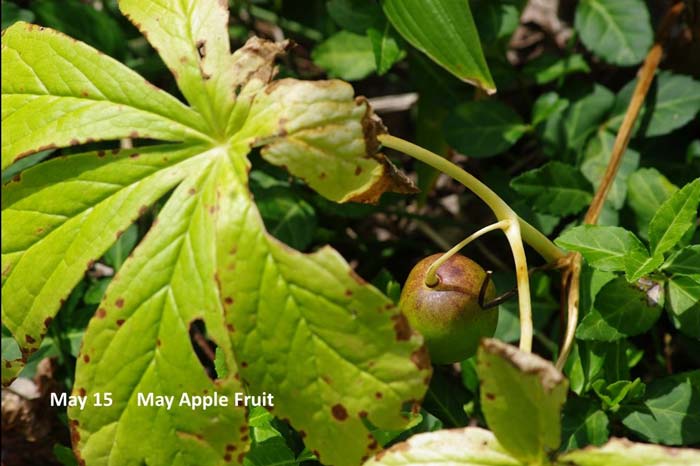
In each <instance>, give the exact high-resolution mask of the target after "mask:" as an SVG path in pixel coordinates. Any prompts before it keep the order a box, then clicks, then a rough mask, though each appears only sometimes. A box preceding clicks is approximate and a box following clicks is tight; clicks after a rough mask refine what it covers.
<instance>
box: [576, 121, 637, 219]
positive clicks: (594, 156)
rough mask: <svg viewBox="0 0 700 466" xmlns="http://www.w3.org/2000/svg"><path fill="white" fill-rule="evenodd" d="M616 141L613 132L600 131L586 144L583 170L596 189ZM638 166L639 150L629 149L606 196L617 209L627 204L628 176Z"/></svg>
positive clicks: (607, 200)
mask: <svg viewBox="0 0 700 466" xmlns="http://www.w3.org/2000/svg"><path fill="white" fill-rule="evenodd" d="M614 143H615V136H614V135H613V134H611V133H609V132H607V131H599V132H598V133H597V134H596V136H595V137H593V138H592V139H591V140H590V141H589V142H588V144H587V145H586V151H585V153H584V161H583V163H582V164H581V172H582V173H583V175H584V176H585V177H586V178H587V179H588V181H590V182H591V183H592V184H593V187H594V188H595V189H598V186H599V185H600V182H601V180H602V179H603V175H604V174H605V170H606V169H607V167H608V162H609V161H610V156H611V155H612V148H613V144H614ZM637 166H639V152H637V151H635V150H633V149H627V150H626V151H625V153H624V154H623V156H622V160H621V162H620V166H619V168H618V170H617V174H616V175H615V179H614V180H613V183H612V185H611V187H610V191H609V192H608V196H607V198H606V202H609V203H610V204H611V205H612V206H613V207H614V208H615V209H616V210H620V209H621V208H622V206H623V205H624V204H625V197H626V196H627V178H628V177H629V176H630V174H631V173H632V172H634V171H635V170H636V169H637Z"/></svg>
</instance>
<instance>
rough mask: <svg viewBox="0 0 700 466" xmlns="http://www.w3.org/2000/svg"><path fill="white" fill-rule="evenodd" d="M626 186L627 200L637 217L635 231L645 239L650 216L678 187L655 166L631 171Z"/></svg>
mask: <svg viewBox="0 0 700 466" xmlns="http://www.w3.org/2000/svg"><path fill="white" fill-rule="evenodd" d="M627 188H628V191H627V193H628V194H627V202H628V204H629V206H630V207H631V208H632V210H633V211H634V214H635V217H636V219H637V231H639V232H640V235H641V236H642V237H644V238H645V239H647V238H648V233H647V231H648V230H647V228H648V225H649V222H650V221H651V218H652V217H653V216H654V214H655V213H656V211H657V210H659V207H661V204H663V202H664V201H665V200H666V199H668V198H669V197H670V196H671V195H672V194H673V193H674V192H676V191H678V188H677V187H676V186H675V185H674V184H673V183H671V182H670V181H669V180H668V179H667V178H666V177H665V176H664V175H662V174H661V173H659V172H658V170H656V169H655V168H640V169H639V170H637V171H636V172H634V173H632V174H631V175H630V176H629V178H628V179H627Z"/></svg>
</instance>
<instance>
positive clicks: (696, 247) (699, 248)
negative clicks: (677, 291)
mask: <svg viewBox="0 0 700 466" xmlns="http://www.w3.org/2000/svg"><path fill="white" fill-rule="evenodd" d="M662 268H663V270H664V272H667V273H672V274H678V275H692V274H698V273H700V244H693V245H691V246H686V247H684V248H683V249H681V250H679V251H678V252H676V253H675V254H673V255H672V256H671V257H669V259H668V260H667V261H666V263H665V264H664V266H663V267H662Z"/></svg>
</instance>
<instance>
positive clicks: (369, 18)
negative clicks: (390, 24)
mask: <svg viewBox="0 0 700 466" xmlns="http://www.w3.org/2000/svg"><path fill="white" fill-rule="evenodd" d="M326 9H327V10H328V14H329V15H330V17H331V18H333V21H335V22H336V23H337V24H338V26H340V27H342V28H343V29H347V30H348V31H350V32H354V33H355V34H364V33H365V32H366V31H367V29H370V28H375V29H379V30H382V29H383V26H384V24H383V23H384V21H385V20H384V15H383V14H382V9H381V8H380V7H379V5H378V4H377V3H375V2H368V1H367V0H329V1H328V3H326Z"/></svg>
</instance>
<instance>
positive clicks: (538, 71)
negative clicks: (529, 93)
mask: <svg viewBox="0 0 700 466" xmlns="http://www.w3.org/2000/svg"><path fill="white" fill-rule="evenodd" d="M589 71H591V69H590V67H589V66H588V63H586V60H584V58H583V56H581V55H570V56H568V57H558V56H556V55H551V54H544V55H541V56H540V57H539V58H537V59H535V60H533V61H531V62H530V63H528V64H527V66H526V67H525V69H523V73H524V74H525V75H526V76H530V77H531V78H532V80H533V81H534V82H535V84H547V83H550V82H552V81H556V80H559V79H562V78H563V77H564V76H566V75H568V74H574V73H587V72H589Z"/></svg>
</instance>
